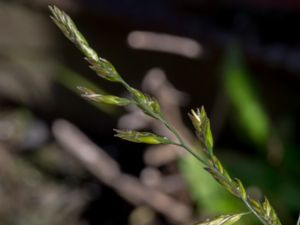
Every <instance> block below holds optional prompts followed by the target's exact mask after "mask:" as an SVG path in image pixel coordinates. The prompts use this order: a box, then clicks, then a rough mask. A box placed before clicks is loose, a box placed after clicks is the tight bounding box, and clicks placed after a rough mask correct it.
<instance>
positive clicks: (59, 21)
mask: <svg viewBox="0 0 300 225" xmlns="http://www.w3.org/2000/svg"><path fill="white" fill-rule="evenodd" d="M50 10H51V12H52V17H51V18H52V20H53V21H54V23H55V24H56V25H57V26H58V27H59V28H60V30H61V31H62V32H63V33H64V35H65V36H66V37H67V38H68V39H69V40H70V41H71V42H73V43H74V44H75V45H76V47H77V48H78V49H79V50H80V51H81V52H82V53H83V54H84V55H85V59H86V60H87V61H88V62H89V64H90V68H91V69H92V70H94V71H95V72H96V74H97V75H99V76H100V77H102V78H103V79H106V80H108V81H111V82H117V83H120V84H121V85H123V87H124V88H125V89H126V90H127V91H128V92H129V93H130V96H131V98H130V99H127V98H121V97H118V96H112V95H100V94H97V93H95V92H93V91H92V90H89V89H87V88H83V87H80V88H79V90H80V91H81V93H82V96H83V97H85V98H87V99H89V100H92V101H96V102H103V103H107V104H113V105H117V106H125V105H129V104H135V105H136V106H138V107H139V108H140V109H141V110H142V111H143V112H144V113H145V114H147V115H148V116H150V117H152V118H154V119H156V120H158V121H160V122H161V123H162V124H163V125H165V126H166V128H167V129H168V130H169V131H170V132H171V133H172V134H174V135H175V137H176V138H177V142H173V141H171V140H169V139H168V138H166V137H162V136H160V135H157V134H153V133H150V132H138V131H120V130H116V133H117V134H116V135H115V136H116V137H119V138H122V139H124V140H127V141H132V142H138V143H147V144H172V145H177V146H181V147H182V148H184V149H185V150H187V151H188V152H190V153H191V154H192V155H193V156H194V157H196V158H197V159H198V160H199V161H200V162H201V163H202V164H203V165H204V169H205V170H206V171H208V173H210V174H211V175H212V177H213V178H214V179H215V180H216V181H217V182H218V183H219V184H220V185H222V187H224V188H225V189H226V190H227V191H228V192H230V193H231V194H232V195H234V196H236V197H237V198H239V199H240V200H241V201H242V202H244V203H245V206H246V207H247V208H248V209H249V210H250V212H251V213H253V214H254V215H255V216H256V217H257V218H258V219H259V220H260V222H261V223H262V224H264V225H281V222H280V220H279V218H278V217H277V215H276V212H275V210H274V209H273V208H272V206H271V204H270V203H269V201H268V200H267V198H265V199H264V200H263V201H259V200H256V199H253V198H251V197H250V196H249V195H248V193H247V191H246V189H245V187H244V185H243V184H242V182H241V181H240V180H239V179H237V178H233V177H231V176H230V174H229V173H228V172H227V171H226V169H225V168H224V167H223V165H222V163H221V162H220V160H219V159H218V158H217V156H216V155H215V154H214V152H213V136H212V132H211V129H210V121H209V119H208V117H207V114H206V112H205V110H204V108H203V107H202V108H201V109H197V110H195V111H194V110H192V111H191V113H190V114H189V117H190V119H191V121H192V123H193V125H194V128H195V130H196V135H197V137H198V139H199V142H200V147H201V149H200V151H201V152H202V154H201V155H199V154H198V153H196V151H194V149H193V148H191V147H190V146H189V145H188V144H187V143H186V141H185V140H184V139H183V138H182V137H181V135H180V133H179V132H178V131H177V130H176V129H175V128H174V127H173V125H172V124H170V123H169V122H168V121H167V119H166V118H165V116H164V114H163V113H162V111H161V109H160V105H159V103H158V101H157V100H156V99H155V98H153V97H151V96H148V95H146V94H144V93H142V92H141V91H139V90H137V89H135V88H133V87H131V86H130V85H129V84H128V83H127V82H126V81H125V80H124V79H123V78H122V77H121V76H120V75H119V73H118V72H117V71H116V69H115V68H114V67H113V65H112V64H111V63H110V62H108V61H107V60H105V59H102V58H100V57H99V56H98V54H97V53H96V52H95V51H94V50H93V49H92V48H91V47H90V46H89V44H88V42H87V40H86V39H85V38H84V37H83V35H82V34H81V33H80V32H79V31H78V29H77V27H76V25H75V24H74V22H73V21H72V19H71V18H70V17H69V16H68V15H67V14H66V13H65V12H63V11H62V10H60V9H58V8H57V7H55V6H53V7H50ZM250 212H249V213H250ZM246 214H248V213H247V212H246V213H239V214H235V215H223V216H220V217H219V218H216V219H214V220H211V221H207V222H204V223H199V225H229V224H233V223H235V222H236V221H238V220H239V219H240V218H241V217H242V216H244V215H246Z"/></svg>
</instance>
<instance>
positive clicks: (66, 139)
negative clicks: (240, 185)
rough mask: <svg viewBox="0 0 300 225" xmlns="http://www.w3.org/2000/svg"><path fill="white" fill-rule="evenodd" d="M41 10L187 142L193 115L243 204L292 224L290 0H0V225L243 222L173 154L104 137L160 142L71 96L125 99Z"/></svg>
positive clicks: (299, 60)
mask: <svg viewBox="0 0 300 225" xmlns="http://www.w3.org/2000/svg"><path fill="white" fill-rule="evenodd" d="M49 4H55V5H57V6H58V7H60V8H61V9H63V10H65V11H66V12H68V14H69V15H70V16H71V17H72V18H73V19H74V21H75V22H76V24H77V25H78V28H79V29H80V30H81V31H82V33H83V34H84V35H85V36H86V38H87V39H88V40H89V42H90V44H91V46H93V48H94V49H95V50H96V51H97V52H98V53H99V55H101V57H103V58H106V59H108V60H110V61H111V62H112V63H113V64H114V65H115V66H116V68H117V69H118V71H119V73H120V74H122V76H123V77H124V78H125V79H126V80H127V81H128V82H129V83H130V84H132V85H133V86H134V87H136V88H140V89H142V90H144V91H145V92H147V93H149V94H151V95H155V96H156V97H157V98H158V99H159V100H160V102H161V104H162V107H163V109H164V111H165V113H166V114H167V115H168V116H169V119H170V121H172V122H173V123H174V124H175V126H176V127H177V128H178V129H179V130H180V131H181V133H182V135H183V136H185V138H186V139H187V140H189V141H190V142H191V143H193V142H194V141H195V140H194V137H193V134H192V133H193V132H192V129H191V128H192V127H191V124H190V122H189V121H188V117H187V115H186V114H187V113H188V111H189V110H190V108H196V107H199V106H201V105H204V106H205V107H206V110H207V112H208V114H209V116H210V118H211V123H212V130H213V133H214V136H215V146H216V147H215V153H216V154H217V155H218V156H219V157H220V159H221V161H223V162H224V164H225V165H226V167H227V168H228V170H229V171H230V172H231V173H232V174H233V175H234V176H237V177H239V178H241V180H242V181H243V182H244V183H245V185H246V186H247V187H248V191H249V193H250V194H251V195H254V196H255V197H257V198H260V197H262V193H264V194H265V195H266V196H267V197H268V198H269V200H270V202H271V203H272V205H273V206H274V208H275V209H276V210H277V212H278V214H279V216H280V218H281V220H282V222H283V224H296V221H297V217H298V214H299V211H300V168H299V159H300V152H299V145H300V143H299V138H300V137H299V133H300V132H299V129H300V123H299V113H300V91H299V88H300V32H299V28H298V24H299V23H300V2H299V1H297V0H288V1H287V0H285V1H284V0H276V1H274V0H273V1H271V0H265V1H253V0H252V1H250V0H239V1H234V0H231V1H228V0H227V1H225V0H215V1H209V0H176V1H174V0H173V1H171V0H152V1H138V0H123V1H121V0H110V1H108V0H86V1H83V0H82V1H80V0H64V1H58V0H56V1H55V0H53V1H51V0H43V1H42V0H6V1H5V0H1V1H0V221H1V224H5V225H53V224H55V225H60V224H61V225H62V224H64V225H96V224H97V225H99V224H101V225H116V224H118V225H173V224H193V223H195V222H197V221H202V220H204V219H205V218H210V217H214V216H217V215H220V214H224V213H236V212H241V211H245V208H244V206H243V205H242V204H241V203H240V202H239V201H237V200H236V199H235V198H234V197H231V196H230V195H229V194H227V193H226V192H225V191H224V190H223V189H222V188H221V187H220V186H219V185H218V184H217V183H215V181H213V180H212V179H211V178H210V176H208V175H207V174H206V172H204V171H203V170H202V168H201V165H200V164H199V163H198V162H196V161H195V160H194V159H193V158H192V157H191V156H189V155H186V154H185V153H184V152H183V150H181V149H176V148H174V147H171V146H154V147H153V146H150V147H149V146H146V145H142V144H133V143H127V142H124V141H121V140H118V139H116V138H114V137H113V131H112V129H113V128H122V129H136V130H155V131H156V132H158V133H161V134H165V135H168V133H166V131H165V130H164V129H163V128H162V127H161V126H160V125H158V124H157V123H155V121H152V120H151V119H149V118H148V117H146V116H144V115H142V113H140V112H139V111H138V110H137V109H136V108H134V107H129V108H126V109H123V108H116V107H112V106H108V105H101V104H93V103H90V102H87V101H86V100H85V99H83V98H82V97H81V96H80V95H79V94H78V91H77V89H76V87H77V86H85V87H88V88H91V89H93V90H94V91H96V92H98V93H110V94H116V95H120V96H126V93H125V91H124V90H123V89H122V88H121V87H120V86H118V85H115V84H111V83H109V82H106V81H104V80H102V79H100V78H99V77H97V76H96V75H94V74H93V72H92V71H91V70H90V69H89V68H88V66H87V64H86V62H85V61H84V60H83V56H82V55H81V54H80V53H79V51H77V49H76V48H75V47H74V46H73V45H72V44H71V43H70V42H69V41H68V40H67V39H66V38H65V37H64V36H63V35H62V34H61V33H60V31H59V30H58V29H57V28H56V27H55V25H54V24H53V23H52V21H51V19H50V18H49V10H48V5H49ZM241 224H258V222H257V221H256V219H255V218H253V217H252V216H247V217H245V219H243V220H242V222H241Z"/></svg>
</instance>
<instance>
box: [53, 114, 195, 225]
mask: <svg viewBox="0 0 300 225" xmlns="http://www.w3.org/2000/svg"><path fill="white" fill-rule="evenodd" d="M53 134H54V136H55V138H56V139H57V141H58V142H59V143H60V144H61V145H62V146H63V148H64V149H65V150H66V151H68V152H69V153H70V154H71V155H73V156H74V157H75V158H77V159H78V160H79V161H80V162H81V163H82V164H83V165H84V166H85V167H86V168H87V169H88V170H89V171H90V172H91V173H92V174H94V175H95V176H96V177H97V178H98V179H99V180H101V181H102V182H103V183H105V184H106V185H108V186H109V187H111V188H112V189H114V190H115V191H116V192H117V193H119V195H120V196H122V197H123V198H125V199H127V200H128V201H129V202H130V203H132V204H134V205H137V206H140V205H148V206H150V207H151V208H153V209H154V210H155V211H157V212H159V213H161V214H163V215H165V216H166V217H167V218H169V219H171V220H173V221H174V222H177V223H183V222H186V221H188V220H189V219H190V217H191V214H192V212H191V208H190V207H189V206H187V205H185V204H183V203H180V202H178V201H176V200H175V199H173V198H171V197H169V196H168V195H166V194H164V193H163V192H161V191H159V190H157V189H154V188H150V187H148V186H145V185H144V184H143V183H141V182H140V181H139V180H138V179H137V178H135V177H133V176H130V175H128V174H125V173H122V172H121V171H120V168H119V165H118V163H117V162H116V161H115V160H113V159H112V158H111V157H110V156H109V155H108V154H107V153H105V151H104V150H102V149H101V148H100V147H98V146H96V145H95V144H94V143H93V142H92V141H90V140H89V139H88V138H87V137H86V136H85V135H84V134H83V133H82V132H81V131H79V130H78V129H77V128H76V127H75V126H74V125H72V124H71V123H69V122H67V121H64V120H58V121H56V122H55V123H54V124H53Z"/></svg>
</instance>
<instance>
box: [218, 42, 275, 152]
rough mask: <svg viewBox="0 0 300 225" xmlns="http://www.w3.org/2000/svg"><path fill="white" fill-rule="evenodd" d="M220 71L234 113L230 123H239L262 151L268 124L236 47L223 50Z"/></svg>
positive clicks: (256, 92)
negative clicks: (223, 54)
mask: <svg viewBox="0 0 300 225" xmlns="http://www.w3.org/2000/svg"><path fill="white" fill-rule="evenodd" d="M222 69H223V71H224V72H223V73H224V74H223V79H224V82H223V84H224V87H225V91H226V93H227V95H228V97H229V100H230V102H231V103H232V106H233V109H234V111H235V113H234V115H235V116H234V120H235V121H239V125H240V127H241V129H243V131H244V132H243V135H244V136H247V137H248V138H249V139H250V141H252V142H253V143H255V144H256V145H257V146H258V147H260V148H262V149H263V148H265V147H266V143H267V141H268V138H269V136H270V134H271V122H270V119H269V117H268V115H267V113H266V112H265V109H264V107H263V105H262V103H261V102H260V98H259V94H258V90H257V88H256V87H255V82H254V80H252V79H251V76H250V75H249V72H248V70H247V69H246V67H245V65H244V62H243V57H242V55H241V51H240V49H239V48H238V47H237V46H230V49H228V50H227V51H226V56H225V57H224V62H223V68H222Z"/></svg>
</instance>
